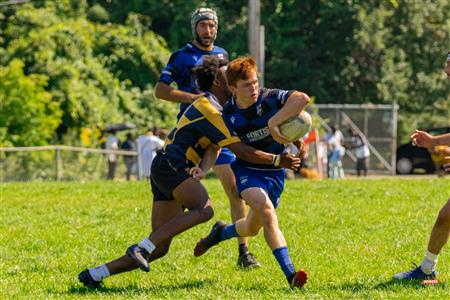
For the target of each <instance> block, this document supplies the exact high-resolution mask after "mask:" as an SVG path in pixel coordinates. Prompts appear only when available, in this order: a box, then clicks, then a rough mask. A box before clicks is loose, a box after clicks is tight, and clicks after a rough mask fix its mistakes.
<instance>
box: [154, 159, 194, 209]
mask: <svg viewBox="0 0 450 300" xmlns="http://www.w3.org/2000/svg"><path fill="white" fill-rule="evenodd" d="M189 177H191V176H190V175H189V174H188V173H187V172H186V170H178V169H176V168H174V167H172V166H171V165H170V163H169V161H168V160H167V157H166V156H165V155H164V154H162V153H161V152H158V154H157V155H156V156H155V158H154V159H153V161H152V171H151V173H150V184H151V186H152V193H153V201H169V200H173V195H172V192H173V190H174V189H175V188H176V187H177V186H179V185H180V184H181V183H182V182H183V181H185V180H186V179H187V178H189Z"/></svg>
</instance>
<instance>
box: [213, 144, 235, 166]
mask: <svg viewBox="0 0 450 300" xmlns="http://www.w3.org/2000/svg"><path fill="white" fill-rule="evenodd" d="M235 160H236V155H234V153H233V152H231V151H230V150H228V149H227V148H222V149H221V150H220V154H219V157H218V158H217V160H216V165H230V164H231V163H232V162H234V161H235Z"/></svg>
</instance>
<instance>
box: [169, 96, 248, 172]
mask: <svg viewBox="0 0 450 300" xmlns="http://www.w3.org/2000/svg"><path fill="white" fill-rule="evenodd" d="M221 111H222V107H221V106H220V104H219V101H218V100H217V98H216V97H215V96H214V95H212V94H210V93H206V94H205V97H201V98H199V99H197V100H195V101H194V103H192V104H191V105H190V106H189V107H188V108H187V109H186V110H185V111H184V113H183V114H182V115H181V117H180V119H179V120H178V123H177V125H176V127H175V128H174V129H173V130H172V131H171V132H170V133H169V135H168V136H167V139H166V140H165V144H164V147H163V149H162V153H163V154H164V155H166V156H167V159H168V160H169V162H170V164H171V166H172V167H173V168H174V169H177V170H182V169H185V168H191V167H193V166H195V165H197V164H198V163H199V162H200V160H201V158H202V157H203V155H204V154H205V149H206V148H207V147H208V146H209V145H210V144H212V143H213V144H216V145H218V146H220V147H225V146H227V145H229V144H232V143H236V142H239V141H240V140H239V137H237V135H236V133H235V132H234V131H233V130H232V129H230V127H229V126H228V125H227V124H226V122H225V120H224V119H223V118H222V114H221Z"/></svg>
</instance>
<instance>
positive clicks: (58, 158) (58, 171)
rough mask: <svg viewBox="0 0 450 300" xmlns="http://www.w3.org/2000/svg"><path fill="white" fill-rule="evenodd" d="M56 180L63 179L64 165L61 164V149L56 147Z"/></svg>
mask: <svg viewBox="0 0 450 300" xmlns="http://www.w3.org/2000/svg"><path fill="white" fill-rule="evenodd" d="M55 158H56V181H61V173H62V165H61V149H60V148H59V147H57V148H56V155H55Z"/></svg>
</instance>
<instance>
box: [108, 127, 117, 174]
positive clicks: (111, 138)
mask: <svg viewBox="0 0 450 300" xmlns="http://www.w3.org/2000/svg"><path fill="white" fill-rule="evenodd" d="M105 148H106V150H118V149H119V139H118V138H117V137H116V131H111V132H110V133H109V135H108V137H107V138H106V146H105ZM107 159H108V175H107V176H106V178H107V179H110V180H112V179H114V176H115V174H116V167H117V155H116V154H114V153H109V154H107Z"/></svg>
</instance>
